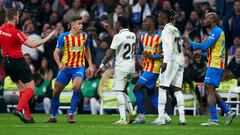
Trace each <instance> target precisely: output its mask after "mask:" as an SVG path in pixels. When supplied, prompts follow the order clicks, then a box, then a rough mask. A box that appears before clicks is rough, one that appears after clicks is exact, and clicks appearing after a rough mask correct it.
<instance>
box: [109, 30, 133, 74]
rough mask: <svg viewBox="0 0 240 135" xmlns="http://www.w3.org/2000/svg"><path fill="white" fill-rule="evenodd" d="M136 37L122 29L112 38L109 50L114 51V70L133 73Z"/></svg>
mask: <svg viewBox="0 0 240 135" xmlns="http://www.w3.org/2000/svg"><path fill="white" fill-rule="evenodd" d="M135 43H136V35H135V34H134V33H133V32H130V31H129V30H128V29H122V30H121V31H120V32H119V33H118V34H116V35H115V36H114V37H113V41H112V44H111V47H110V48H111V49H115V50H116V61H115V69H116V70H121V71H124V72H130V73H135V58H134V45H135Z"/></svg>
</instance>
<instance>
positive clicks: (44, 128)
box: [0, 114, 240, 135]
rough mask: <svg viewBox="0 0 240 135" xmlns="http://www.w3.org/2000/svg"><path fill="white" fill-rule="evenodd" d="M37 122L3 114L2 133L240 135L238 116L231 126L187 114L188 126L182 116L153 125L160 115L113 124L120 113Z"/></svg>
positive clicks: (43, 117) (40, 118)
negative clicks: (182, 123)
mask: <svg viewBox="0 0 240 135" xmlns="http://www.w3.org/2000/svg"><path fill="white" fill-rule="evenodd" d="M33 117H34V119H35V121H36V122H37V123H36V124H23V123H21V122H20V120H19V119H18V118H17V117H15V116H13V115H11V114H0V135H164V134H167V135H240V119H239V117H236V118H235V119H234V121H233V123H232V125H230V126H225V125H224V122H225V118H224V117H220V122H221V125H220V126H212V127H203V126H200V123H201V122H205V121H206V120H207V119H208V117H207V116H197V117H193V116H187V117H186V119H187V125H186V126H179V125H178V117H177V116H173V117H171V118H172V123H171V124H169V125H164V126H156V125H149V124H148V123H149V122H150V121H152V120H154V118H155V117H156V116H147V117H146V118H147V122H146V124H142V125H112V122H114V121H116V120H118V119H119V116H118V115H81V114H80V115H76V116H75V118H76V123H75V124H68V123H67V116H66V115H59V116H58V123H50V124H49V123H48V124H46V123H42V122H43V121H44V120H46V119H47V118H48V117H49V115H45V114H35V115H33Z"/></svg>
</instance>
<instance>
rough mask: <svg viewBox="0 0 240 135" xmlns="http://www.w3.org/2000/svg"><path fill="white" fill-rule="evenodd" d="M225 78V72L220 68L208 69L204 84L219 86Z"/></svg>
mask: <svg viewBox="0 0 240 135" xmlns="http://www.w3.org/2000/svg"><path fill="white" fill-rule="evenodd" d="M222 76H223V70H222V69H219V68H213V67H208V68H207V72H206V75H205V79H204V83H205V84H210V85H213V86H215V87H216V88H217V87H218V86H219V84H220V82H221V80H222Z"/></svg>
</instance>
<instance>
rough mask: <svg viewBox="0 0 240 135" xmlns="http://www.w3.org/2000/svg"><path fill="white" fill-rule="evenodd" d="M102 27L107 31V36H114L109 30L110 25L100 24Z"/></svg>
mask: <svg viewBox="0 0 240 135" xmlns="http://www.w3.org/2000/svg"><path fill="white" fill-rule="evenodd" d="M101 25H102V27H103V28H104V29H105V30H106V31H107V33H108V35H109V36H110V37H111V38H113V37H114V35H115V32H114V31H113V30H112V29H111V27H110V25H109V24H108V23H105V22H101Z"/></svg>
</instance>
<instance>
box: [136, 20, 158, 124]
mask: <svg viewBox="0 0 240 135" xmlns="http://www.w3.org/2000/svg"><path fill="white" fill-rule="evenodd" d="M156 27H157V19H156V17H155V16H147V17H146V18H145V19H144V21H143V28H144V29H145V30H147V32H142V33H141V34H140V41H139V52H138V54H142V58H143V63H144V67H143V71H144V72H143V74H142V75H141V76H140V78H139V79H138V81H137V84H136V86H135V88H134V92H135V96H136V99H137V112H138V116H137V118H136V119H135V121H133V124H143V123H145V116H144V89H147V92H148V95H149V96H150V99H151V101H152V103H153V105H154V108H155V109H156V110H157V107H158V95H157V93H156V92H155V88H156V81H157V79H158V76H159V72H160V65H161V61H160V58H161V54H160V52H161V32H157V30H156Z"/></svg>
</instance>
